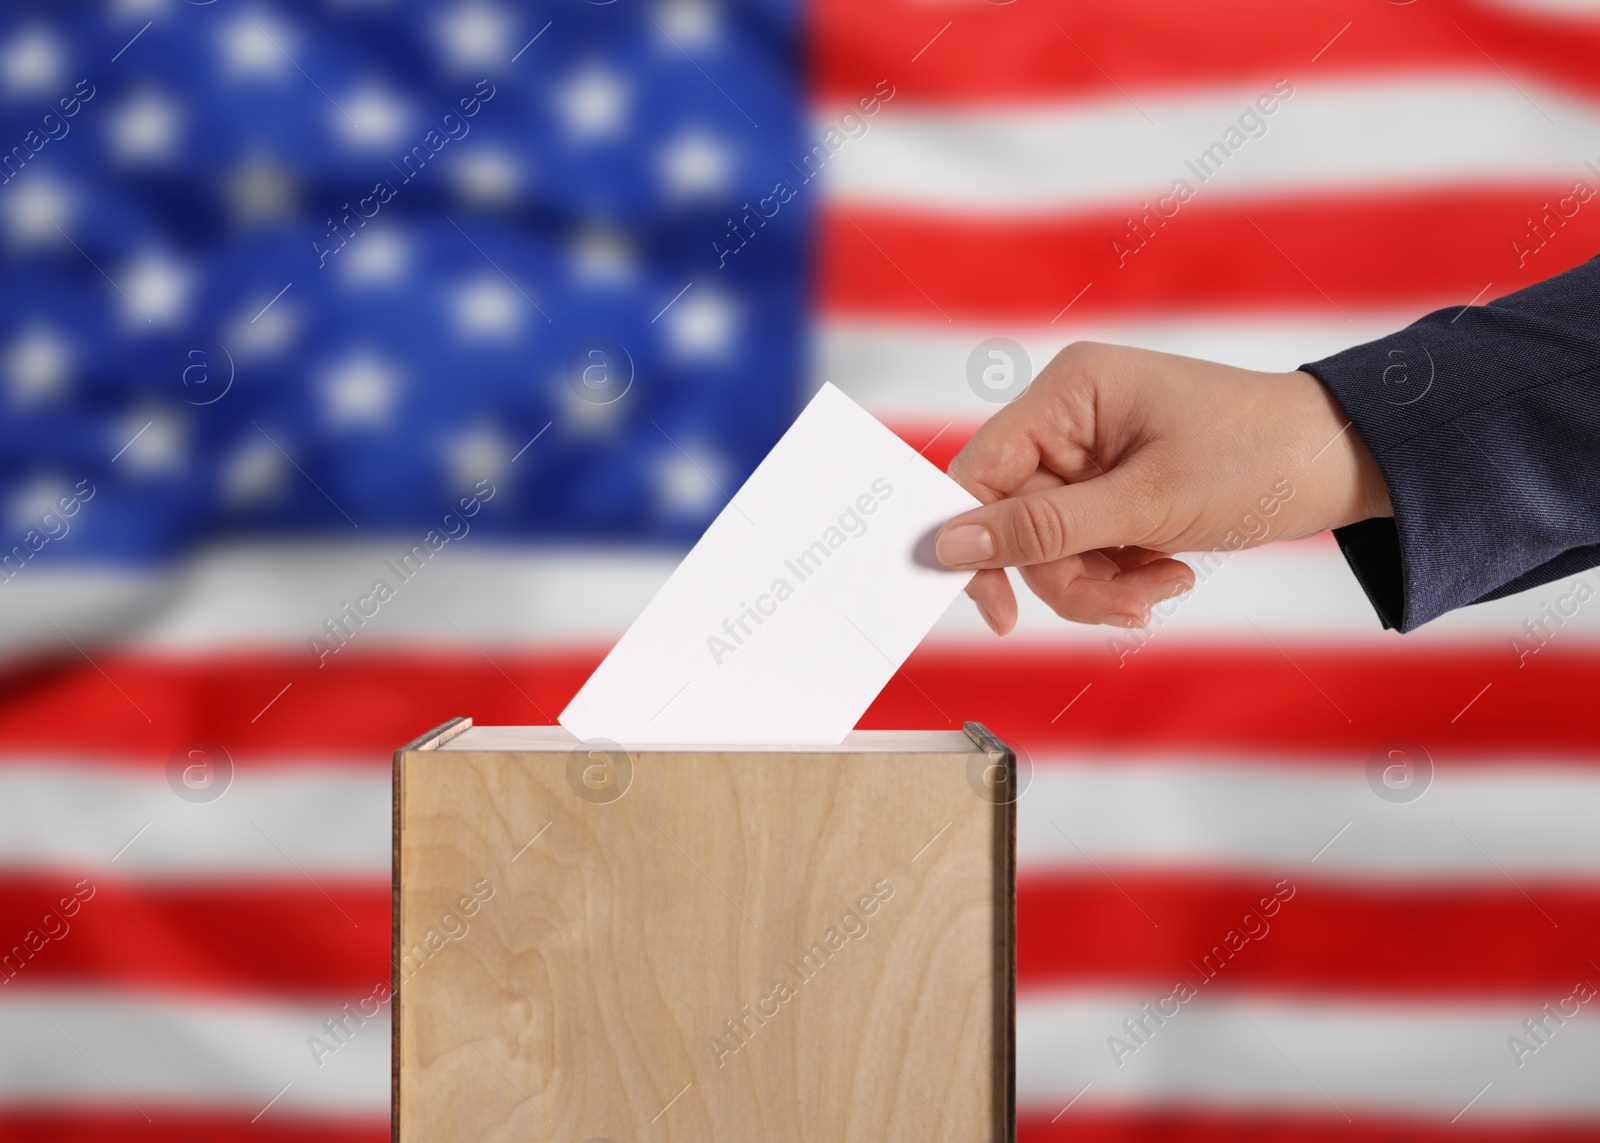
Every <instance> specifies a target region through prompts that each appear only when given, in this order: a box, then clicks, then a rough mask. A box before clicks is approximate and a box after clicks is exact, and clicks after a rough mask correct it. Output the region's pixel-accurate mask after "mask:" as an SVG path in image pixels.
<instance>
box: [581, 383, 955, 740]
mask: <svg viewBox="0 0 1600 1143" xmlns="http://www.w3.org/2000/svg"><path fill="white" fill-rule="evenodd" d="M977 505H978V501H977V500H975V499H974V498H973V497H972V496H971V495H969V494H968V493H967V492H966V491H965V490H964V489H962V488H961V486H960V485H958V484H956V483H955V481H953V480H951V479H950V478H949V477H948V476H946V475H945V474H944V473H942V472H940V471H939V470H938V469H937V468H935V467H934V466H933V465H932V464H931V463H929V462H928V461H927V460H926V459H925V458H924V457H922V456H921V455H920V454H919V453H917V452H916V450H914V449H912V448H911V447H910V446H909V445H907V444H906V443H905V442H904V441H902V440H901V439H900V438H899V437H897V436H895V435H894V434H893V433H892V432H890V431H889V430H888V429H886V428H885V427H884V426H883V425H881V424H880V423H878V421H876V420H875V419H874V418H873V417H872V415H871V414H869V413H868V412H867V411H866V410H865V409H863V408H861V406H859V405H857V404H856V403H855V402H854V401H852V400H850V398H849V397H846V396H845V395H844V394H843V393H841V392H840V391H839V390H838V389H836V388H834V387H833V386H832V385H826V384H825V385H823V387H822V389H821V390H820V391H819V392H818V393H817V395H816V396H815V397H814V398H812V400H811V403H810V404H808V405H807V406H806V407H805V409H804V410H803V411H802V412H801V414H800V416H799V417H798V418H797V419H796V420H795V422H794V424H793V425H792V426H790V428H789V431H788V432H786V433H784V435H783V438H782V439H781V440H779V441H778V443H777V444H776V445H774V446H773V448H772V451H771V452H770V453H768V454H767V457H766V459H765V460H763V461H762V462H761V463H760V464H759V465H758V466H757V467H756V470H755V471H754V472H753V473H751V474H750V479H749V480H747V481H746V482H745V484H744V487H743V488H741V489H739V491H738V492H737V493H736V494H735V495H734V497H733V499H732V500H730V501H729V502H728V504H727V505H726V506H725V507H724V508H723V510H722V511H721V512H720V513H719V514H718V515H717V518H716V519H715V520H713V521H712V522H711V526H710V527H709V528H707V529H706V532H705V535H703V536H702V537H701V538H700V542H699V543H697V544H695V546H694V548H693V549H691V550H690V552H689V554H688V555H687V556H685V557H684V560H683V562H682V563H681V564H679V565H678V568H677V570H676V571H674V572H673V573H672V575H671V577H670V578H669V579H668V580H667V582H666V583H665V584H664V585H662V588H661V590H660V591H658V592H657V593H656V596H655V598H654V599H652V600H651V601H650V604H649V606H647V607H646V608H645V610H644V613H643V614H642V615H640V616H639V618H638V619H636V620H635V621H634V623H633V626H631V627H630V628H628V631H627V633H626V634H624V635H623V636H622V638H621V639H620V640H619V641H618V643H617V645H616V646H615V647H613V648H612V649H611V653H610V654H609V655H607V656H606V658H605V661H604V662H602V663H601V664H600V666H599V667H598V668H596V670H595V672H594V674H593V675H591V676H589V680H588V682H586V683H584V685H583V688H582V689H581V690H580V691H578V693H577V695H576V696H575V697H574V698H573V700H572V702H571V703H569V704H568V705H567V708H566V710H564V711H562V712H561V725H562V726H564V727H566V728H567V729H568V730H570V731H572V733H574V734H576V735H577V736H578V737H579V738H580V739H583V740H585V741H593V740H596V739H599V740H607V741H610V742H615V743H620V744H621V745H624V746H634V745H641V746H642V745H675V744H690V745H728V744H740V745H751V746H776V745H787V746H808V745H821V746H835V745H838V744H839V743H840V742H842V741H843V740H844V737H845V735H846V734H848V733H849V732H850V730H851V729H852V728H853V727H854V726H855V724H856V720H857V719H859V718H860V717H861V715H862V713H863V712H865V711H866V709H867V707H868V706H869V705H870V704H871V702H872V700H873V699H874V698H876V697H877V695H878V692H879V691H881V690H882V689H883V687H884V685H885V684H887V683H888V681H889V679H890V678H891V677H892V676H893V675H894V673H895V672H896V671H897V670H899V669H900V665H901V664H902V663H904V662H905V660H906V657H907V656H908V655H910V654H911V652H912V650H913V649H915V647H916V645H917V644H918V643H919V642H920V641H921V640H922V638H923V636H925V635H926V634H927V633H928V630H929V629H930V628H931V627H932V626H933V624H934V623H935V622H936V621H937V620H938V618H939V616H940V615H942V614H943V613H944V611H945V609H946V608H947V607H948V606H949V605H950V603H951V601H952V600H954V599H955V597H956V596H957V595H958V594H960V592H961V589H962V588H964V587H965V586H966V585H967V582H968V581H969V580H970V579H971V578H972V573H971V572H966V571H951V570H949V569H947V568H943V567H941V566H940V565H939V564H938V562H937V561H936V560H935V559H934V558H933V554H932V553H933V543H932V538H933V533H934V531H935V530H936V529H937V528H938V527H939V525H941V524H943V523H944V522H945V521H946V520H948V519H949V518H950V517H951V516H954V515H956V514H957V513H960V512H965V511H966V510H968V509H969V508H975V507H977ZM930 713H931V712H930Z"/></svg>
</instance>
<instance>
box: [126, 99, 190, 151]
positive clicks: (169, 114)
mask: <svg viewBox="0 0 1600 1143" xmlns="http://www.w3.org/2000/svg"><path fill="white" fill-rule="evenodd" d="M181 115H182V111H181V109H180V108H179V107H178V105H177V104H176V103H174V102H173V101H172V100H170V99H168V98H167V97H166V96H164V95H162V94H161V93H160V92H158V91H151V90H145V91H141V92H138V93H137V94H135V95H133V96H131V97H129V98H128V99H127V100H125V101H124V102H123V104H122V106H120V107H118V108H117V109H116V110H115V111H113V112H112V113H111V117H110V118H111V121H110V124H109V127H110V130H109V134H110V138H111V152H112V154H113V155H114V156H115V157H116V158H117V159H119V160H121V161H122V162H125V163H144V162H150V163H154V162H160V161H161V160H163V159H170V158H171V157H172V155H173V153H174V152H175V151H176V150H177V143H178V127H179V124H180V119H181Z"/></svg>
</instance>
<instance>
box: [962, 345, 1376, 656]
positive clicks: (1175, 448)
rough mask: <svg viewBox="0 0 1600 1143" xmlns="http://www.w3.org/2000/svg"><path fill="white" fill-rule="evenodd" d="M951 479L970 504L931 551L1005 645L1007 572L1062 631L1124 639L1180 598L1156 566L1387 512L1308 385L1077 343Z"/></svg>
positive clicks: (978, 441) (1005, 412) (1345, 422)
mask: <svg viewBox="0 0 1600 1143" xmlns="http://www.w3.org/2000/svg"><path fill="white" fill-rule="evenodd" d="M950 475H951V476H952V477H954V478H955V480H956V481H957V482H959V483H960V484H961V486H962V487H963V488H965V489H966V490H967V491H969V492H971V493H972V494H973V495H974V496H976V497H977V498H978V499H979V500H981V501H983V507H981V508H975V509H973V510H972V511H970V512H965V513H963V514H962V515H960V516H957V517H956V518H955V519H953V520H951V521H950V522H949V523H947V524H946V525H945V526H944V527H943V528H941V529H940V530H939V535H938V537H937V541H936V549H935V550H936V551H937V554H938V557H939V559H940V561H941V562H942V563H944V564H946V565H948V566H950V567H956V568H981V569H984V570H981V571H979V572H978V574H977V576H976V577H975V578H974V579H973V581H972V584H971V585H970V586H969V587H968V588H967V594H968V595H970V596H971V597H972V599H973V600H974V602H976V603H977V605H978V609H979V610H980V611H981V612H982V613H983V617H984V619H985V620H987V621H988V623H989V626H990V627H992V628H994V630H995V631H996V632H997V633H999V634H1001V635H1004V634H1005V633H1006V632H1008V631H1010V630H1011V629H1012V627H1014V626H1015V625H1016V622H1017V601H1016V597H1015V596H1014V595H1013V594H1012V591H1011V584H1010V582H1009V581H1008V580H1007V578H1006V573H1005V572H1004V571H1001V570H999V569H1001V568H1004V567H1017V568H1019V569H1021V575H1022V579H1023V582H1024V583H1026V584H1027V585H1028V587H1029V588H1030V589H1031V590H1032V591H1033V592H1034V594H1035V595H1037V596H1039V598H1041V599H1043V600H1044V601H1045V602H1046V603H1048V604H1049V605H1050V606H1051V607H1052V608H1054V609H1055V611H1056V613H1057V614H1058V615H1060V616H1061V617H1062V618H1064V619H1071V620H1074V621H1076V622H1079V623H1111V624H1116V625H1117V626H1122V627H1138V626H1143V625H1144V624H1146V623H1148V622H1149V619H1150V608H1151V606H1152V605H1154V604H1155V603H1158V602H1160V601H1161V600H1163V599H1167V598H1170V597H1171V596H1174V595H1179V594H1181V593H1183V592H1185V591H1188V590H1189V589H1190V588H1192V587H1193V586H1194V573H1193V571H1191V570H1190V568H1189V567H1188V565H1186V564H1184V563H1182V562H1181V561H1179V560H1175V559H1170V558H1168V555H1167V553H1171V552H1182V551H1210V550H1215V549H1220V548H1230V549H1232V548H1238V547H1246V546H1254V545H1255V544H1260V543H1265V542H1267V541H1268V540H1284V539H1293V538H1296V537H1299V536H1307V535H1310V534H1312V533H1314V532H1320V531H1322V530H1323V529H1325V528H1336V527H1340V526H1342V525H1345V524H1352V523H1355V522H1356V521H1358V520H1365V519H1368V518H1370V517H1374V516H1389V515H1393V510H1392V509H1391V508H1390V506H1389V494H1388V490H1387V489H1386V488H1385V486H1384V483H1383V477H1382V475H1381V474H1380V473H1379V471H1378V465H1377V462H1376V461H1374V460H1373V458H1372V454H1371V453H1370V452H1369V451H1368V450H1367V447H1366V445H1365V444H1364V443H1363V442H1362V440H1361V438H1360V437H1359V436H1357V435H1356V433H1355V430H1354V429H1353V428H1351V427H1350V419H1349V418H1348V417H1346V416H1345V415H1344V411H1343V410H1342V409H1341V408H1340V407H1339V405H1338V403H1337V402H1336V401H1334V399H1333V397H1332V396H1331V395H1330V394H1329V393H1328V391H1327V390H1326V389H1324V388H1323V387H1322V385H1321V383H1320V382H1318V381H1317V379H1316V378H1314V377H1312V376H1311V375H1310V374H1309V373H1299V372H1296V373H1256V372H1252V371H1250V370H1248V369H1235V368H1233V367H1232V366H1228V365H1217V364H1214V363H1212V362H1209V361H1197V360H1195V359H1193V358H1188V357H1174V356H1171V355H1170V354H1165V353H1153V352H1151V351H1149V350H1143V349H1128V348H1124V347H1121V346H1112V345H1096V344H1092V343H1087V342H1083V343H1078V344H1075V345H1069V346H1068V347H1067V348H1066V349H1063V350H1062V351H1061V352H1060V353H1058V354H1057V355H1056V357H1055V359H1054V360H1053V361H1051V362H1050V364H1049V365H1047V366H1045V368H1044V369H1043V370H1042V371H1040V373H1039V375H1038V377H1036V378H1035V379H1034V381H1033V384H1032V385H1030V386H1029V387H1028V389H1027V391H1026V392H1025V393H1023V395H1022V396H1021V397H1019V398H1017V400H1015V401H1014V402H1012V403H1011V404H1010V405H1008V406H1006V407H1005V408H1004V409H1002V410H1001V411H1000V412H999V413H997V414H995V416H994V417H992V418H991V419H990V420H989V422H988V423H987V424H985V425H984V426H983V427H982V428H981V429H979V430H978V432H977V434H976V435H974V436H973V438H972V440H971V441H970V442H969V443H968V444H967V447H966V448H964V449H962V450H961V453H960V455H959V456H957V457H956V458H955V460H954V461H953V462H951V465H950ZM1263 521H1264V522H1265V526H1263Z"/></svg>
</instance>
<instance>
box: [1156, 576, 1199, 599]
mask: <svg viewBox="0 0 1600 1143" xmlns="http://www.w3.org/2000/svg"><path fill="white" fill-rule="evenodd" d="M1191 590H1193V589H1192V588H1191V587H1190V585H1189V584H1187V583H1184V582H1183V581H1182V580H1179V581H1178V582H1177V583H1175V584H1171V585H1170V586H1168V588H1167V590H1166V591H1164V592H1162V593H1161V594H1160V595H1158V596H1156V598H1155V602H1157V603H1165V602H1166V601H1167V600H1169V599H1172V598H1174V597H1176V596H1179V595H1182V594H1183V593H1184V592H1186V591H1191Z"/></svg>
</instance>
